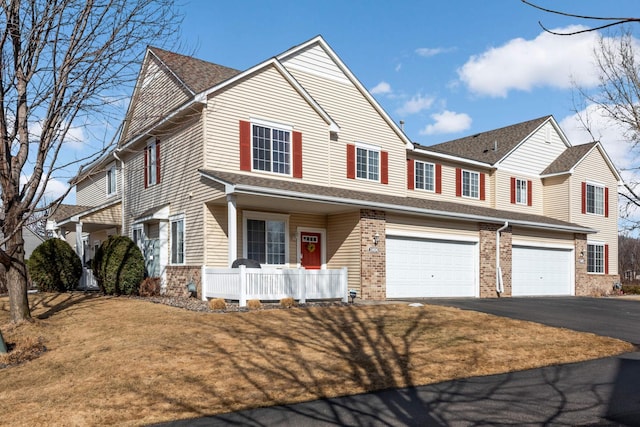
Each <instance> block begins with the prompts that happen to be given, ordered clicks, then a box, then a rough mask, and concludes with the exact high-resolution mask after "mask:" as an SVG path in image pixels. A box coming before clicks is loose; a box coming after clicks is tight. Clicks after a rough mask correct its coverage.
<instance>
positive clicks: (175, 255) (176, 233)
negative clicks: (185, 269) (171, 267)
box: [169, 214, 185, 264]
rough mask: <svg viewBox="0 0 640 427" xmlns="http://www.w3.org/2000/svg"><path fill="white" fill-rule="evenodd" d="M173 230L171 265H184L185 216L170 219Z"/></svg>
mask: <svg viewBox="0 0 640 427" xmlns="http://www.w3.org/2000/svg"><path fill="white" fill-rule="evenodd" d="M169 223H170V229H171V237H170V239H171V264H184V254H185V241H184V215H183V214H180V215H175V216H172V217H171V218H169Z"/></svg>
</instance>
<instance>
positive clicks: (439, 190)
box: [436, 163, 442, 194]
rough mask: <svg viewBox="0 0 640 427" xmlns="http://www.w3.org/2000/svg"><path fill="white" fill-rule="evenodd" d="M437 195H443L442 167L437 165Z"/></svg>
mask: <svg viewBox="0 0 640 427" xmlns="http://www.w3.org/2000/svg"><path fill="white" fill-rule="evenodd" d="M436 194H442V165H441V164H440V163H436Z"/></svg>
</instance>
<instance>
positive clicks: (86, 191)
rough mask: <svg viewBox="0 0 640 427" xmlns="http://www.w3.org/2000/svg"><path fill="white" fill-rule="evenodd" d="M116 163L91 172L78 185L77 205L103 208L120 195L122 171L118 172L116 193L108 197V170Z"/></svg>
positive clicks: (118, 169) (118, 170)
mask: <svg viewBox="0 0 640 427" xmlns="http://www.w3.org/2000/svg"><path fill="white" fill-rule="evenodd" d="M114 164H115V163H109V164H108V165H106V166H104V167H100V168H97V169H94V170H92V171H91V173H90V174H89V175H87V176H86V177H85V178H83V179H82V181H80V182H78V184H76V204H78V205H80V206H101V205H103V204H105V203H107V202H109V201H111V200H114V199H116V198H118V197H119V195H120V192H121V191H120V182H121V171H120V167H119V166H118V168H117V171H116V183H117V185H116V189H117V190H116V193H115V194H113V195H110V196H108V197H107V170H108V169H109V168H110V167H111V166H112V165H114Z"/></svg>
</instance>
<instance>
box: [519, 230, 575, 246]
mask: <svg viewBox="0 0 640 427" xmlns="http://www.w3.org/2000/svg"><path fill="white" fill-rule="evenodd" d="M512 239H513V242H514V243H513V244H514V245H527V244H529V245H532V246H549V247H553V246H563V247H564V246H567V247H568V246H570V247H574V243H575V240H574V234H573V233H559V232H557V231H547V230H532V229H527V228H522V227H513V229H512Z"/></svg>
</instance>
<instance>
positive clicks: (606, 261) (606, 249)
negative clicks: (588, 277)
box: [604, 245, 609, 274]
mask: <svg viewBox="0 0 640 427" xmlns="http://www.w3.org/2000/svg"><path fill="white" fill-rule="evenodd" d="M604 274H609V245H604Z"/></svg>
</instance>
